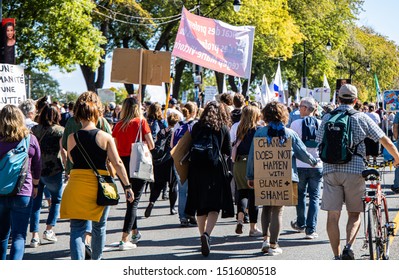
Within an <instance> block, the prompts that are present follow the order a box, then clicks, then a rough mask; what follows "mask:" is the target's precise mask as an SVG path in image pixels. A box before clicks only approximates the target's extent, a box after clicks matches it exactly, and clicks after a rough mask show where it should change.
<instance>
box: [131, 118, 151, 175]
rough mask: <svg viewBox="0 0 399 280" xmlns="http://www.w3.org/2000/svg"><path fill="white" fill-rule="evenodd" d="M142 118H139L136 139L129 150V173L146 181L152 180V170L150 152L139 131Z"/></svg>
mask: <svg viewBox="0 0 399 280" xmlns="http://www.w3.org/2000/svg"><path fill="white" fill-rule="evenodd" d="M142 121H143V120H142V119H141V118H140V125H139V131H138V132H137V136H136V141H135V142H134V143H133V144H132V150H131V152H130V163H129V175H130V178H134V179H141V180H145V181H148V182H154V170H153V168H154V167H153V163H152V156H151V152H150V150H149V149H148V146H147V144H146V143H144V142H143V135H142V132H141V128H142V124H141V123H142Z"/></svg>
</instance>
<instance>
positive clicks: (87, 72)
mask: <svg viewBox="0 0 399 280" xmlns="http://www.w3.org/2000/svg"><path fill="white" fill-rule="evenodd" d="M80 69H81V70H82V74H83V77H84V79H85V82H86V87H87V90H89V91H94V92H95V91H96V84H95V82H94V79H95V75H96V73H94V71H93V70H92V69H91V67H89V66H86V65H80Z"/></svg>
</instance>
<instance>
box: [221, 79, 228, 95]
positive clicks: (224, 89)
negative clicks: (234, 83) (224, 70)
mask: <svg viewBox="0 0 399 280" xmlns="http://www.w3.org/2000/svg"><path fill="white" fill-rule="evenodd" d="M222 93H227V84H226V76H225V75H223V89H222Z"/></svg>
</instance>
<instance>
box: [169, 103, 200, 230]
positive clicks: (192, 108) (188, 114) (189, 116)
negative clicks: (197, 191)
mask: <svg viewBox="0 0 399 280" xmlns="http://www.w3.org/2000/svg"><path fill="white" fill-rule="evenodd" d="M182 111H183V115H184V117H185V120H184V121H180V122H178V123H177V124H176V125H175V127H174V128H173V131H174V132H173V134H172V139H171V142H170V145H171V148H173V147H174V146H176V144H177V142H179V140H180V139H181V138H182V137H183V135H184V134H185V133H186V132H187V131H188V132H190V133H191V130H192V128H193V126H194V124H195V123H196V121H197V120H196V119H195V117H196V116H197V111H198V107H197V104H196V103H195V102H191V101H190V102H187V103H186V104H185V105H184V107H183V108H182ZM173 169H174V172H175V176H176V181H177V185H178V191H179V193H178V213H179V220H180V226H181V227H188V226H189V225H193V226H196V225H197V221H196V220H195V217H194V216H191V217H189V216H187V215H186V213H185V212H184V209H185V207H186V202H187V187H188V182H187V180H186V181H184V182H181V181H180V176H179V174H178V173H177V171H176V168H175V167H173Z"/></svg>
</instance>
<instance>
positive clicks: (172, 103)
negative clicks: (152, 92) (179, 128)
mask: <svg viewBox="0 0 399 280" xmlns="http://www.w3.org/2000/svg"><path fill="white" fill-rule="evenodd" d="M176 105H177V100H176V98H172V99H171V100H170V101H169V108H168V109H167V110H166V116H169V115H170V113H175V114H177V115H178V116H179V122H181V121H184V116H183V113H182V112H180V111H179V110H178V109H177V107H176Z"/></svg>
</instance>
